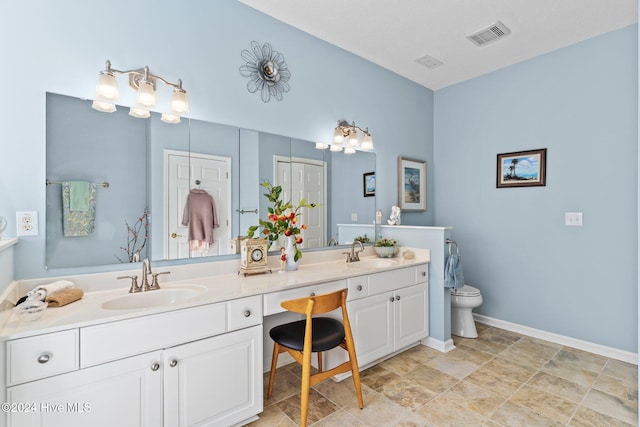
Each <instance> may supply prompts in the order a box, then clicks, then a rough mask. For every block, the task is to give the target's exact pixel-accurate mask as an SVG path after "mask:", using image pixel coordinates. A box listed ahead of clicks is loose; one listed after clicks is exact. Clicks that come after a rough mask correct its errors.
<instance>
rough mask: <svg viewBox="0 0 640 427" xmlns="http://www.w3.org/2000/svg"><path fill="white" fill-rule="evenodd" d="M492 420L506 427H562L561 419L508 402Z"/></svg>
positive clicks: (498, 410)
mask: <svg viewBox="0 0 640 427" xmlns="http://www.w3.org/2000/svg"><path fill="white" fill-rule="evenodd" d="M491 420H492V421H495V422H497V423H498V424H499V425H501V426H504V427H525V426H526V427H561V426H563V425H564V424H563V423H562V422H560V421H557V420H553V419H551V418H547V417H545V416H544V415H541V414H540V413H538V412H535V411H533V410H531V409H529V408H526V407H524V406H520V405H516V404H515V403H512V402H507V403H505V404H504V405H502V406H501V407H500V408H498V409H497V410H496V412H494V414H493V415H492V416H491Z"/></svg>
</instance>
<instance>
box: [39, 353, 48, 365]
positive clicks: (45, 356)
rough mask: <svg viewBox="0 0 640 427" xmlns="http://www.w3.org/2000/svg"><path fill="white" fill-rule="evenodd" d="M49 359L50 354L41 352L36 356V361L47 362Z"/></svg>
mask: <svg viewBox="0 0 640 427" xmlns="http://www.w3.org/2000/svg"><path fill="white" fill-rule="evenodd" d="M50 359H51V354H49V353H42V354H41V355H40V356H38V363H47V362H48V361H49V360H50Z"/></svg>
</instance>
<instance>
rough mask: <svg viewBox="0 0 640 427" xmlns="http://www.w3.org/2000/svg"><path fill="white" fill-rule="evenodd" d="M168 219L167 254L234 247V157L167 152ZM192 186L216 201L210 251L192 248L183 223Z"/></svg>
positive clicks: (212, 251)
mask: <svg viewBox="0 0 640 427" xmlns="http://www.w3.org/2000/svg"><path fill="white" fill-rule="evenodd" d="M166 156H167V168H168V171H167V219H166V227H167V229H166V232H165V234H166V237H165V239H166V240H165V241H166V242H167V244H166V246H165V247H166V248H167V249H168V250H167V253H166V258H168V259H180V258H189V257H190V256H191V257H200V256H214V255H224V254H228V253H230V249H231V227H230V219H231V188H230V187H231V184H230V180H229V176H230V172H231V171H230V169H231V159H229V158H226V157H217V156H209V155H205V154H197V153H180V152H175V151H168V150H167V152H166ZM192 188H201V189H203V190H206V191H207V193H209V194H211V196H212V197H213V200H214V202H215V207H216V213H217V218H218V224H219V227H218V228H214V229H213V244H211V245H210V246H209V251H208V252H206V253H202V252H195V251H190V249H189V227H188V226H184V225H182V219H183V215H184V208H185V204H186V202H187V197H188V195H189V190H190V189H192Z"/></svg>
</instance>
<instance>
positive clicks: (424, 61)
mask: <svg viewBox="0 0 640 427" xmlns="http://www.w3.org/2000/svg"><path fill="white" fill-rule="evenodd" d="M416 62H417V63H418V64H421V65H424V66H425V67H427V68H429V69H433V68H436V67H439V66H441V65H442V62H441V61H438V60H437V59H436V58H434V57H433V56H429V55H425V56H423V57H421V58H418V59H416Z"/></svg>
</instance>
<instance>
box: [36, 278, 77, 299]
mask: <svg viewBox="0 0 640 427" xmlns="http://www.w3.org/2000/svg"><path fill="white" fill-rule="evenodd" d="M69 288H73V282H71V281H69V280H58V281H57V282H53V283H49V284H46V285H40V286H36V287H35V288H34V289H33V292H34V293H35V298H37V299H40V298H42V301H44V299H45V298H46V297H47V296H51V295H55V294H57V293H59V292H62V291H64V290H65V289H69ZM39 291H44V294H43V292H39Z"/></svg>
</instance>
